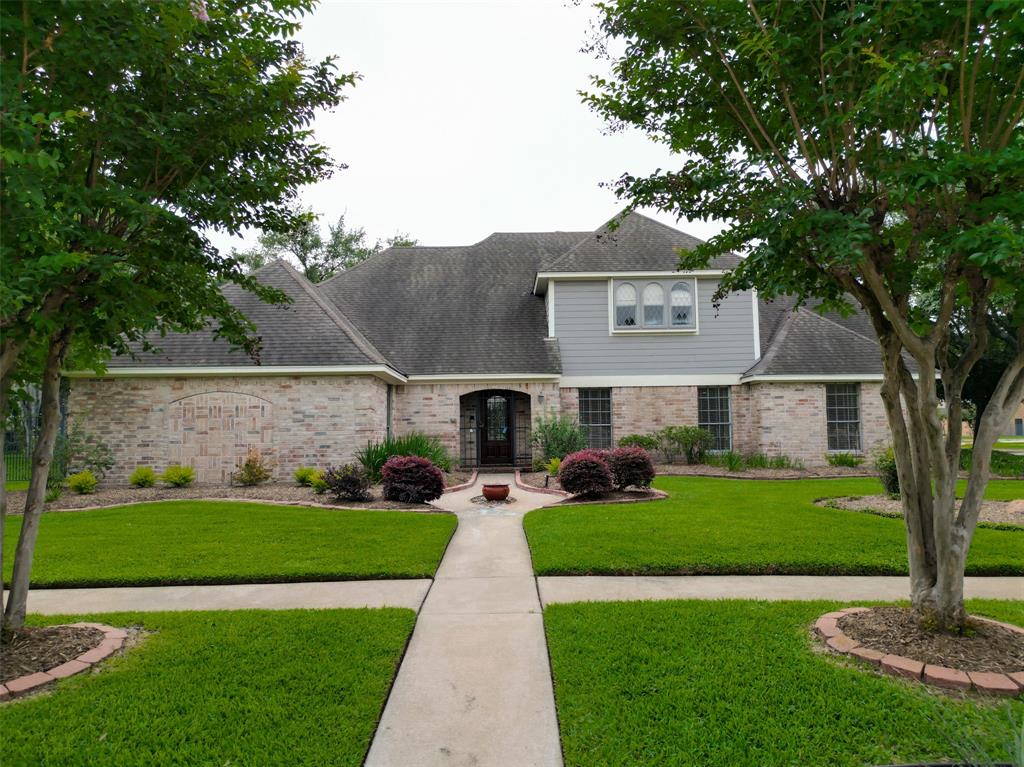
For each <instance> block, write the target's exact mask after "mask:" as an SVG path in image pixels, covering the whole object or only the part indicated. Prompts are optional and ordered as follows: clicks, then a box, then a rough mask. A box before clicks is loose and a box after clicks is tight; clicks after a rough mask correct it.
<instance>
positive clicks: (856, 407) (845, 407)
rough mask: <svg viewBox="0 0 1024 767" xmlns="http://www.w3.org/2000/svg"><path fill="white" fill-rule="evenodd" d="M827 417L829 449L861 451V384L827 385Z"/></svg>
mask: <svg viewBox="0 0 1024 767" xmlns="http://www.w3.org/2000/svg"><path fill="white" fill-rule="evenodd" d="M825 419H826V430H827V433H828V449H829V450H840V451H850V452H854V453H859V452H860V450H861V445H860V386H859V384H855V383H842V384H827V385H826V386H825Z"/></svg>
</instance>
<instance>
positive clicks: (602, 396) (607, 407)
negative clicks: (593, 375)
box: [579, 389, 612, 450]
mask: <svg viewBox="0 0 1024 767" xmlns="http://www.w3.org/2000/svg"><path fill="white" fill-rule="evenodd" d="M579 397H580V400H579V404H580V426H582V427H583V428H584V430H585V431H586V432H587V447H593V448H598V449H602V450H604V449H608V448H611V446H612V390H611V389H580V392H579Z"/></svg>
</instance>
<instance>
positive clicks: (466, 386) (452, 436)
mask: <svg viewBox="0 0 1024 767" xmlns="http://www.w3.org/2000/svg"><path fill="white" fill-rule="evenodd" d="M491 389H493V390H497V391H514V392H520V393H522V394H526V395H527V396H528V397H529V403H530V407H529V413H530V418H531V419H536V418H537V417H538V416H539V415H541V414H549V413H552V412H555V413H557V412H558V410H559V407H560V401H559V397H558V384H556V383H546V382H536V381H524V382H520V383H515V382H511V383H506V382H502V383H493V384H492V383H484V382H478V383H439V384H404V385H399V386H396V387H395V390H394V404H393V411H392V428H393V430H394V433H395V434H396V435H399V436H400V435H402V434H408V433H409V432H413V431H420V432H423V433H425V434H429V435H431V436H436V437H438V438H439V439H440V440H441V443H442V444H443V445H444V446H445V447H446V448H447V449H448V451H449V452H450V453H451V454H452V455H453V456H459V454H460V445H459V428H460V425H461V426H467V425H468V420H467V419H468V416H469V414H470V413H471V412H475V411H473V410H472V409H471V408H470V407H468V405H467V403H461V398H462V396H463V395H465V394H472V393H474V392H479V391H484V390H491ZM463 405H467V406H463ZM519 407H520V408H521V409H522V407H523V406H519ZM520 415H522V413H520ZM460 422H461V424H460Z"/></svg>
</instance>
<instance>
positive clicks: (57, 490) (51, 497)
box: [43, 484, 64, 503]
mask: <svg viewBox="0 0 1024 767" xmlns="http://www.w3.org/2000/svg"><path fill="white" fill-rule="evenodd" d="M63 492H64V486H63V484H58V485H47V487H46V495H45V496H44V498H43V499H44V500H45V501H46V503H53V502H54V501H56V500H57V499H58V498H60V497H61V494H62V493H63Z"/></svg>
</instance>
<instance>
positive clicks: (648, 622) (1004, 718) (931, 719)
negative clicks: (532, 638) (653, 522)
mask: <svg viewBox="0 0 1024 767" xmlns="http://www.w3.org/2000/svg"><path fill="white" fill-rule="evenodd" d="M1004 605H1005V603H1003V604H1000V603H997V602H988V603H985V604H984V605H970V608H971V609H976V610H978V611H981V612H986V613H994V616H993V617H998V618H1001V619H1003V620H1012V619H1016V620H1018V621H1020V620H1021V619H1022V618H1024V608H1022V603H1017V604H1016V605H1013V606H1009V607H1005V608H1004ZM837 606H838V605H837V604H835V603H826V602H782V603H780V602H775V603H772V602H750V601H715V602H711V601H686V602H617V603H588V604H571V605H553V606H551V607H548V608H547V609H546V610H545V612H544V625H545V630H546V632H547V637H548V647H549V650H550V654H551V664H552V669H553V674H554V680H555V700H556V703H557V706H558V718H559V727H560V729H561V734H562V746H563V749H564V753H565V763H566V765H567V767H575V766H577V765H578V766H579V767H597V766H599V765H601V766H604V765H623V766H625V765H629V766H630V767H639V766H640V765H652V766H654V765H657V767H670V766H672V765H694V766H695V767H696V766H698V765H699V766H700V767H737V766H738V765H757V766H758V767H789V766H790V765H829V766H830V767H863V766H864V765H881V764H894V763H898V764H902V763H909V762H918V761H921V760H924V761H945V760H946V759H947V758H949V759H955V758H956V757H959V756H962V754H961V753H960V752H959V751H958V749H957V746H956V745H955V742H956V741H958V740H964V739H966V738H968V737H970V738H973V739H974V740H976V741H977V742H979V743H981V744H983V747H984V748H985V749H986V750H987V751H988V753H989V754H991V755H992V756H993V758H996V756H998V758H999V759H1006V757H1007V754H1006V753H1005V749H1007V748H1008V747H1009V743H1011V742H1012V740H1013V736H1014V724H1013V721H1012V719H1011V717H1013V718H1015V721H1016V727H1017V728H1019V727H1020V722H1021V717H1024V704H1022V703H1020V702H1016V703H1002V704H1001V705H1000V704H991V703H979V702H977V699H973V700H969V701H963V700H959V699H957V698H955V697H952V696H943V695H941V694H936V693H933V692H929V691H927V690H926V689H925V688H923V686H920V685H917V686H915V685H913V684H911V683H908V682H904V681H902V680H896V679H892V678H887V677H882V676H881V675H878V674H876V673H874V672H873V671H869V670H863V669H861V668H857V667H854V666H852V665H851V664H843V663H841V662H835V661H833V660H831V659H830V658H827V657H823V656H822V655H820V654H815V653H814V652H812V650H811V646H810V639H809V636H808V627H809V624H810V623H811V622H812V621H813V620H814V619H815V618H816V617H818V616H819V615H821V614H822V613H824V612H827V611H828V610H832V609H835V608H836V607H837ZM1007 707H1010V708H1011V713H1009V714H1008V712H1007V710H1006V708H1007ZM972 763H973V762H972ZM986 763H988V762H986Z"/></svg>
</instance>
